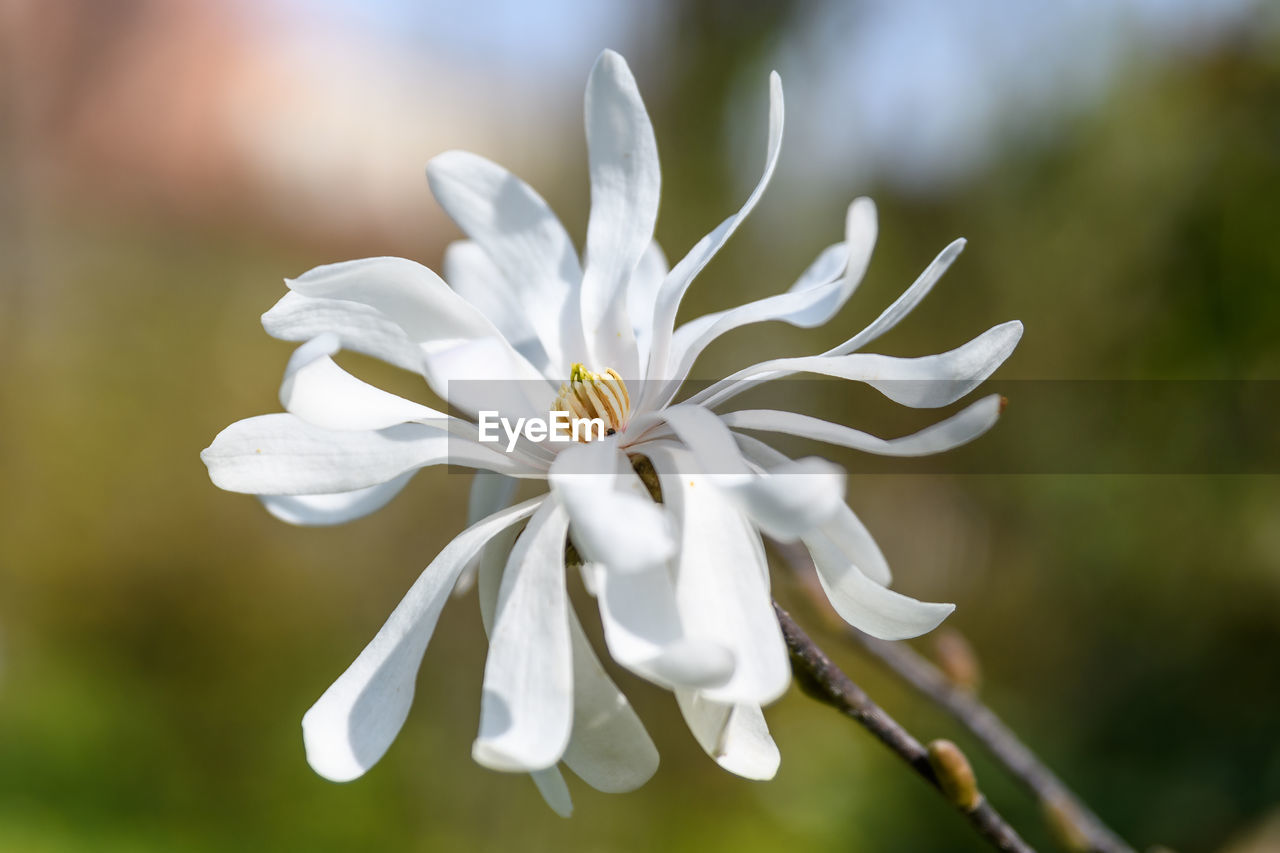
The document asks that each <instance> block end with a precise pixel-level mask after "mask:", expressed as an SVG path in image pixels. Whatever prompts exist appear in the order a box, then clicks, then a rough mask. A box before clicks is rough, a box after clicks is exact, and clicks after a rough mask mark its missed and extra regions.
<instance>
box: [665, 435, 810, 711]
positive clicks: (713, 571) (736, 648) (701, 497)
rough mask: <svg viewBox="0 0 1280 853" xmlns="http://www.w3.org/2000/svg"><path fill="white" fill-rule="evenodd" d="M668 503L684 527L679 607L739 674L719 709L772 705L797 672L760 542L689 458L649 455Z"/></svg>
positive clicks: (717, 691) (721, 695) (716, 692)
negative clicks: (776, 610)
mask: <svg viewBox="0 0 1280 853" xmlns="http://www.w3.org/2000/svg"><path fill="white" fill-rule="evenodd" d="M648 453H649V459H650V461H652V462H653V466H654V469H655V470H656V471H657V472H658V477H659V481H660V482H661V484H662V497H663V501H664V502H665V503H666V505H667V506H669V507H671V511H672V513H673V514H674V515H675V516H676V518H677V519H678V520H679V528H680V551H679V554H678V556H677V558H676V559H677V568H676V601H677V603H678V605H679V608H680V614H681V619H682V621H683V622H684V624H685V625H686V627H687V629H688V631H689V633H690V636H691V637H692V638H694V639H703V640H707V641H710V642H712V643H715V644H717V645H722V646H724V647H725V648H727V649H729V651H730V652H732V653H733V657H734V661H735V662H736V666H735V668H734V671H733V675H732V677H730V679H729V680H728V681H727V682H726V683H725V684H723V685H720V686H718V687H713V688H708V689H707V690H706V691H705V693H706V696H707V698H709V699H713V700H715V701H718V702H729V703H738V702H747V703H754V704H758V705H761V704H766V703H768V702H772V701H773V700H774V699H777V698H778V697H779V696H781V695H782V694H783V692H785V691H786V689H787V685H788V684H789V683H790V681H791V666H790V663H789V662H788V659H787V648H786V645H785V644H784V642H783V639H782V632H781V629H779V627H778V622H777V619H776V617H775V616H774V612H773V605H772V603H771V601H770V598H769V583H768V566H767V564H766V563H765V557H764V548H763V546H762V544H761V542H760V536H759V534H758V533H756V531H755V530H754V528H752V526H751V524H750V523H749V522H748V521H747V519H746V517H745V516H744V515H743V514H742V512H741V511H739V510H738V509H737V508H736V507H735V506H734V505H733V503H732V502H731V501H730V500H729V498H728V497H726V496H725V495H724V494H723V493H722V492H721V490H720V489H718V488H716V487H715V486H714V485H713V484H712V483H711V482H710V480H709V478H708V477H706V475H703V474H701V473H698V472H699V467H698V464H697V462H696V460H695V458H694V456H693V454H692V453H690V452H689V451H688V450H684V449H682V448H673V447H666V446H656V447H653V448H651V449H649V450H648Z"/></svg>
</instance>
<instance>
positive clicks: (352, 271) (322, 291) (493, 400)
mask: <svg viewBox="0 0 1280 853" xmlns="http://www.w3.org/2000/svg"><path fill="white" fill-rule="evenodd" d="M289 287H290V288H291V289H292V290H294V291H295V292H297V293H302V294H304V295H307V296H312V297H320V298H326V299H346V300H350V301H352V302H358V303H360V304H363V305H367V306H369V307H371V308H374V309H376V310H377V311H379V312H381V313H382V314H383V315H384V316H386V317H390V318H392V319H394V320H395V321H396V322H397V323H399V324H400V326H401V327H402V328H403V329H404V330H405V332H406V333H407V334H408V336H409V338H410V339H411V340H412V341H414V342H415V343H417V344H419V346H420V348H421V350H422V363H423V365H424V368H425V373H426V377H427V380H428V381H429V382H430V383H431V387H432V390H434V391H435V392H436V393H437V394H439V395H440V396H441V397H445V398H447V399H448V400H449V401H450V402H451V403H453V404H454V405H455V406H457V407H459V408H462V409H464V410H466V411H468V412H469V413H472V414H474V413H475V412H476V411H479V410H481V409H492V410H494V411H501V412H503V413H504V414H510V415H512V416H517V415H519V416H529V415H539V416H543V417H545V415H546V405H547V401H549V400H551V399H554V397H555V391H556V389H555V386H553V385H551V384H550V383H549V382H547V381H546V379H545V378H544V377H543V375H542V373H541V372H540V371H539V370H538V369H537V368H535V367H534V366H533V365H532V364H530V363H529V361H528V359H526V358H525V357H524V356H522V355H520V353H518V352H516V350H515V349H514V348H513V347H512V346H511V344H510V343H509V342H508V341H507V340H506V339H505V338H503V337H502V335H501V333H500V332H499V331H498V330H497V329H496V328H495V327H494V325H493V323H491V322H489V320H488V319H487V318H486V317H485V316H484V315H483V314H481V313H480V312H479V311H478V310H477V309H476V308H475V307H474V306H473V305H471V304H470V303H469V302H467V301H466V300H465V299H463V298H462V297H461V296H460V295H459V294H458V293H456V292H454V291H453V290H452V289H451V288H450V287H449V286H448V285H446V284H445V283H444V281H442V280H441V279H440V277H439V276H437V275H436V274H435V273H433V272H432V271H431V270H429V269H427V268H426V267H424V266H422V265H421V264H418V263H414V262H413V261H407V260H405V259H403V258H366V259H363V260H358V261H347V262H344V263H339V264H329V265H327V266H321V267H316V268H315V269H313V270H310V271H308V272H306V273H304V274H303V275H301V276H299V277H298V278H296V279H294V280H292V281H290V282H289ZM478 380H508V381H502V382H482V381H478ZM515 380H519V381H515ZM451 382H452V383H455V384H457V385H460V386H461V387H462V389H463V391H465V392H466V393H467V396H466V397H463V396H460V394H461V392H459V390H458V389H457V388H454V389H450V387H449V386H450V383H451ZM451 390H452V391H453V392H454V393H452V394H450V391H451Z"/></svg>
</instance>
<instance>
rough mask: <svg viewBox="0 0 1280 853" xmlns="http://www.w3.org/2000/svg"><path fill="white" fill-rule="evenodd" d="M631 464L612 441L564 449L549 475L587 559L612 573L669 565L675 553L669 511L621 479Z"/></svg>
mask: <svg viewBox="0 0 1280 853" xmlns="http://www.w3.org/2000/svg"><path fill="white" fill-rule="evenodd" d="M630 467H631V465H630V462H629V461H628V460H627V458H626V456H624V455H623V454H622V453H620V452H619V451H618V448H617V445H616V444H615V443H614V442H612V441H593V442H590V443H589V444H582V445H577V446H575V447H569V448H566V449H565V450H562V451H561V452H560V453H559V454H558V455H557V456H556V459H555V461H554V462H553V463H552V465H551V470H550V474H549V475H548V477H549V480H550V482H551V489H552V491H553V492H555V494H556V496H557V497H558V499H559V500H560V501H561V502H562V503H563V504H564V506H565V509H567V510H568V512H569V518H570V521H571V525H570V528H569V535H570V537H571V538H572V539H573V544H574V545H575V546H576V547H577V549H578V553H580V554H581V555H582V556H583V558H584V559H586V560H587V561H589V562H592V563H601V564H603V565H605V566H607V567H608V568H609V569H610V570H612V571H620V572H638V571H644V570H646V569H649V568H652V567H654V566H660V565H665V563H666V561H667V559H668V558H669V557H670V556H671V555H672V554H673V553H674V552H675V541H674V538H673V536H672V532H671V523H670V520H669V518H668V514H667V512H666V511H665V510H664V509H663V508H662V507H661V506H659V505H658V504H655V503H654V502H653V500H652V498H650V497H649V495H648V493H647V492H645V491H644V489H643V485H641V486H640V488H639V489H637V488H635V487H634V482H633V481H632V480H629V479H623V480H622V481H621V486H622V487H621V488H619V484H620V481H619V478H618V473H619V471H628V472H629V471H630Z"/></svg>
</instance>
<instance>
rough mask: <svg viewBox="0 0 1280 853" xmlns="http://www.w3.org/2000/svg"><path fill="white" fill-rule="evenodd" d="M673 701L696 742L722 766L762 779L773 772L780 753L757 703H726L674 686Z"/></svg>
mask: <svg viewBox="0 0 1280 853" xmlns="http://www.w3.org/2000/svg"><path fill="white" fill-rule="evenodd" d="M676 701H677V702H679V704H680V713H681V714H683V715H684V720H685V723H687V724H688V726H689V731H690V732H692V733H693V736H694V738H695V739H696V740H697V741H698V745H699V746H701V747H702V748H703V749H704V750H705V751H706V753H707V755H710V756H711V757H712V758H714V759H715V760H716V763H717V764H719V765H720V766H721V767H723V768H724V769H725V770H728V771H729V772H730V773H734V774H736V775H738V776H741V777H743V778H744V779H758V780H762V781H763V780H767V779H772V778H773V777H774V776H775V775H776V774H777V772H778V765H779V764H781V763H782V754H781V753H780V752H779V751H778V746H777V744H775V743H774V742H773V738H772V737H771V736H770V735H769V727H768V726H767V725H766V724H765V721H764V713H763V712H762V711H761V710H760V706H759V705H749V704H739V705H727V704H725V703H723V702H715V701H712V700H710V699H708V698H706V696H704V695H703V694H702V693H701V692H699V691H697V690H677V691H676Z"/></svg>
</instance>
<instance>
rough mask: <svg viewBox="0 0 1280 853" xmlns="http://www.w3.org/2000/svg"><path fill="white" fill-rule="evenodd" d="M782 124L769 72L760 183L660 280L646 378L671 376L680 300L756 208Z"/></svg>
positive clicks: (778, 90) (777, 83)
mask: <svg viewBox="0 0 1280 853" xmlns="http://www.w3.org/2000/svg"><path fill="white" fill-rule="evenodd" d="M782 124H783V102H782V79H781V78H780V77H778V74H777V72H774V73H772V74H770V75H769V142H768V150H767V152H766V153H765V166H764V174H762V175H761V176H760V181H759V183H757V184H756V186H755V189H753V190H752V191H751V195H750V196H748V197H747V201H746V203H745V204H743V205H742V208H741V209H740V210H739V211H738V212H737V213H735V214H733V215H732V216H730V217H729V218H728V219H726V220H725V221H724V222H721V223H720V224H719V225H718V226H716V229H715V230H714V231H712V232H711V233H710V234H708V235H707V236H705V237H703V238H702V239H701V240H699V241H698V242H697V244H696V245H694V247H693V248H692V249H690V250H689V253H688V254H687V255H685V256H684V258H682V259H681V260H680V262H679V263H677V264H676V266H675V268H674V269H673V270H671V272H670V273H669V274H668V275H667V277H666V279H665V280H664V281H663V282H662V287H661V288H660V289H659V291H658V301H657V305H656V306H655V309H654V314H653V339H652V341H653V342H652V344H651V346H650V352H649V368H648V370H646V371H645V376H646V377H647V378H648V379H650V380H654V379H669V378H670V373H669V372H668V356H669V354H670V348H671V336H672V334H673V333H674V330H675V322H676V313H677V312H678V311H679V310H680V302H681V301H682V300H683V299H684V294H685V291H687V290H688V289H689V285H690V284H691V283H692V282H693V279H694V277H696V276H697V274H698V273H699V272H701V271H702V269H703V267H705V266H706V265H707V264H708V263H709V262H710V261H711V258H712V257H714V256H715V254H716V252H718V251H720V248H721V247H722V246H724V244H725V243H726V242H727V241H728V240H729V238H730V237H731V236H733V232H734V231H736V230H737V229H738V226H739V225H741V224H742V221H743V220H744V219H746V218H747V215H748V214H750V213H751V211H752V210H753V209H754V208H755V206H756V202H758V201H759V200H760V196H761V195H762V194H763V193H764V188H765V187H766V186H767V185H768V183H769V179H770V178H771V177H772V176H773V170H774V167H776V166H777V164H778V153H779V152H780V151H781V150H782ZM659 384H660V383H659ZM653 385H654V383H652V382H651V383H650V387H651V388H653ZM657 390H658V389H657V388H653V391H654V392H656V391H657ZM648 403H649V401H648V399H647V395H646V398H644V399H642V400H641V406H640V407H639V408H641V409H645V408H652V406H650V405H649V404H648Z"/></svg>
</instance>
